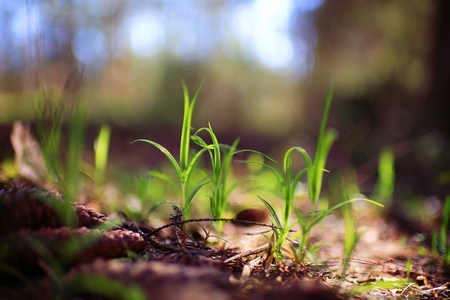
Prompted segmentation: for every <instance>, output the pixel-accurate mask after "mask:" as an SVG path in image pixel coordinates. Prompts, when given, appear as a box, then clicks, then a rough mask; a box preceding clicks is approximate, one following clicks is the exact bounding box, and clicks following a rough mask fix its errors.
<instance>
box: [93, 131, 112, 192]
mask: <svg viewBox="0 0 450 300" xmlns="http://www.w3.org/2000/svg"><path fill="white" fill-rule="evenodd" d="M110 137H111V129H110V127H109V126H108V125H103V126H102V128H101V129H100V133H99V135H98V137H97V140H96V142H95V145H94V151H95V174H94V180H95V183H96V185H100V186H101V185H103V183H104V180H105V173H106V165H107V162H108V152H109V141H110Z"/></svg>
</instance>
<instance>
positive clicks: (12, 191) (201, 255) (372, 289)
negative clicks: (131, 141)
mask: <svg viewBox="0 0 450 300" xmlns="http://www.w3.org/2000/svg"><path fill="white" fill-rule="evenodd" d="M62 202H63V201H62V199H61V197H60V195H57V194H55V193H53V192H48V191H45V190H42V189H38V188H34V187H31V186H29V185H28V184H26V185H24V184H23V183H21V184H17V183H8V184H4V185H3V187H2V188H1V190H0V218H1V219H0V240H1V243H0V245H1V247H0V248H1V249H0V255H1V256H0V258H1V260H0V298H1V299H26V298H29V299H196V300H202V299H446V298H449V297H450V290H449V288H448V285H449V283H448V282H449V281H450V279H449V276H448V273H447V274H446V273H445V271H444V268H443V267H442V264H441V260H440V259H439V257H436V256H434V255H432V254H431V251H430V250H428V248H426V247H424V246H423V245H422V244H421V243H423V241H421V239H420V238H419V237H418V236H417V235H408V234H405V233H403V232H401V230H400V227H399V226H397V225H395V224H394V223H392V222H390V221H388V220H386V219H385V218H383V217H380V216H379V215H376V214H370V213H366V214H365V215H364V214H363V215H361V216H360V217H359V218H358V223H359V228H360V237H359V241H358V244H357V246H356V248H355V251H354V252H353V254H352V257H351V259H350V260H349V261H348V264H347V265H346V267H344V264H343V260H342V249H343V241H344V237H345V228H344V222H343V221H342V220H341V219H340V218H339V217H338V216H337V215H334V214H333V215H330V216H329V217H328V218H326V219H325V220H324V221H323V222H322V223H320V224H319V225H318V226H316V227H315V228H314V230H313V232H312V240H311V242H312V244H313V245H315V246H316V251H315V252H314V253H312V254H311V255H310V256H308V257H307V259H306V261H307V263H303V264H299V263H295V262H294V261H293V260H292V259H291V257H292V252H291V250H290V249H288V248H289V244H290V242H286V245H287V247H286V249H285V251H284V252H283V254H284V255H285V258H286V259H285V260H284V261H280V260H276V259H274V256H273V251H271V247H270V239H271V237H272V232H271V230H270V228H269V230H267V229H268V228H267V227H262V226H257V225H254V226H242V224H240V223H238V222H226V223H224V225H223V226H224V236H223V239H216V238H214V237H212V236H210V237H208V238H207V237H206V235H205V232H204V230H203V229H202V226H203V228H208V223H207V222H203V220H202V222H200V221H198V222H195V221H193V222H188V221H189V220H184V221H185V222H186V223H182V222H180V221H181V218H182V216H176V217H174V216H173V215H172V216H170V215H168V216H166V217H161V220H167V221H161V220H150V222H149V223H148V224H140V223H131V222H127V221H126V220H125V221H124V220H122V221H121V222H115V223H114V222H112V220H111V219H108V218H107V216H105V215H103V214H101V212H100V211H98V207H96V206H95V204H92V207H91V208H89V205H90V204H89V203H85V205H77V206H75V207H73V206H71V207H70V208H69V209H65V210H64V209H62V208H61V207H60V204H61V203H62ZM58 207H59V208H58ZM66 208H67V207H66ZM61 211H63V212H64V213H65V214H66V215H65V216H66V217H67V216H70V215H71V214H73V216H74V218H73V220H74V222H72V224H69V226H67V224H66V223H67V222H66V223H65V222H61ZM169 219H170V220H171V221H169ZM200 223H202V226H200ZM165 225H168V226H165ZM163 226H164V228H161V227H163ZM406 226H407V225H406ZM186 232H189V234H187V233H186ZM224 241H226V242H224ZM447 271H448V270H447Z"/></svg>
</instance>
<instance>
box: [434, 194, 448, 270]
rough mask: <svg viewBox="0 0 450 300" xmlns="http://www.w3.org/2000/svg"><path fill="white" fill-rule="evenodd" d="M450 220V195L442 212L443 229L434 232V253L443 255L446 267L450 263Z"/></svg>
mask: <svg viewBox="0 0 450 300" xmlns="http://www.w3.org/2000/svg"><path fill="white" fill-rule="evenodd" d="M449 222H450V196H447V198H446V199H445V205H444V211H443V212H442V223H441V231H440V234H438V233H437V232H436V231H434V232H433V236H432V251H433V253H434V254H437V253H440V254H442V255H443V257H442V262H443V263H444V265H445V266H446V267H448V266H449V265H450V243H449V242H448V241H447V228H448V225H449Z"/></svg>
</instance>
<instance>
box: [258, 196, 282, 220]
mask: <svg viewBox="0 0 450 300" xmlns="http://www.w3.org/2000/svg"><path fill="white" fill-rule="evenodd" d="M258 198H259V199H260V200H261V201H262V202H263V203H264V205H265V206H266V207H267V208H268V209H269V211H270V213H271V214H272V216H273V218H274V220H275V223H276V225H277V226H278V227H280V228H283V226H281V222H280V219H279V218H278V215H277V213H276V212H275V210H274V209H273V207H272V205H270V203H269V202H267V201H266V200H264V199H263V198H261V197H260V196H259V195H258Z"/></svg>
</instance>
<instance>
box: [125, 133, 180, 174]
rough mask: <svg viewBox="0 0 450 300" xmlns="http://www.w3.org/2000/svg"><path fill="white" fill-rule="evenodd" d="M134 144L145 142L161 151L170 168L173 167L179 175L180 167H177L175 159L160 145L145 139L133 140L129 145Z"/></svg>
mask: <svg viewBox="0 0 450 300" xmlns="http://www.w3.org/2000/svg"><path fill="white" fill-rule="evenodd" d="M135 142H145V143H149V144H151V145H153V146H155V147H156V148H158V150H159V151H161V152H162V153H163V154H164V155H165V156H166V157H167V159H168V160H169V161H170V163H171V164H172V166H173V167H174V169H175V171H176V172H177V174H178V175H181V173H182V172H181V169H180V166H179V165H178V162H177V161H176V159H175V158H174V157H173V156H172V154H171V153H170V152H169V150H167V149H166V148H164V147H163V146H161V145H160V144H158V143H156V142H154V141H150V140H147V139H138V140H134V141H132V142H131V143H135Z"/></svg>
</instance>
